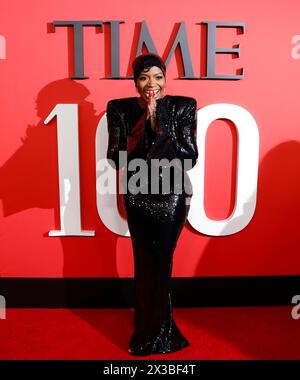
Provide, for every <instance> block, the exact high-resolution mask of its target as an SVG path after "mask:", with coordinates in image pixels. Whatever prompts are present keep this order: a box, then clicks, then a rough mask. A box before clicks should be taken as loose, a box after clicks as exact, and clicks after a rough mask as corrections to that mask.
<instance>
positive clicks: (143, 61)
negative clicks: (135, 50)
mask: <svg viewBox="0 0 300 380" xmlns="http://www.w3.org/2000/svg"><path fill="white" fill-rule="evenodd" d="M152 66H157V67H159V68H160V69H161V71H162V72H163V74H164V77H166V65H165V63H164V61H163V60H162V59H161V57H160V56H159V55H157V54H154V53H146V54H140V55H139V56H137V57H136V58H135V60H134V61H133V62H132V68H133V78H134V83H135V85H136V84H137V78H138V76H139V75H140V73H141V72H142V71H143V70H144V69H146V68H151V67H152Z"/></svg>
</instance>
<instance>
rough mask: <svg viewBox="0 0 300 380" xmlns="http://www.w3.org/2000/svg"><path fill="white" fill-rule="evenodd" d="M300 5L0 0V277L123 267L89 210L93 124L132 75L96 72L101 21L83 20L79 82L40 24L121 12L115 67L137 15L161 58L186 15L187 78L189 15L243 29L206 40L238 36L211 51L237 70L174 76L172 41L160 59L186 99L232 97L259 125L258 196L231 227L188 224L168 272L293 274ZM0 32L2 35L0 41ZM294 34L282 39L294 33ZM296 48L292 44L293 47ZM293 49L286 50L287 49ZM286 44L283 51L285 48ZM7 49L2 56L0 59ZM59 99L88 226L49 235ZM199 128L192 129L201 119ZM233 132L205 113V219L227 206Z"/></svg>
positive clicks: (299, 155) (126, 51)
mask: <svg viewBox="0 0 300 380" xmlns="http://www.w3.org/2000/svg"><path fill="white" fill-rule="evenodd" d="M299 11H300V4H299V2H297V1H296V0H294V1H293V0H286V1H277V2H272V1H269V0H268V1H263V2H260V3H258V2H240V1H237V0H228V1H226V2H225V3H224V2H222V1H216V0H212V1H209V2H201V3H200V2H199V1H197V0H188V1H179V0H172V1H165V2H160V1H158V0H154V1H151V2H146V1H136V0H133V1H130V6H129V4H128V2H125V1H121V0H111V1H105V2H99V1H97V0H87V1H84V2H81V1H75V2H74V1H66V0H59V1H58V0H51V1H50V0H45V1H43V2H40V1H37V0H36V1H34V0H29V1H26V2H21V1H19V2H4V5H3V4H2V5H1V12H0V35H2V36H4V38H5V40H6V57H5V55H4V45H3V44H2V45H1V44H0V57H2V59H0V73H1V74H0V89H1V90H0V100H1V107H0V119H1V128H0V146H1V149H0V199H1V203H2V207H0V213H1V214H0V216H1V218H0V276H2V277H90V276H91V277H119V276H120V277H127V276H133V259H132V251H131V241H130V239H129V238H128V237H120V236H118V235H116V234H114V233H112V232H111V231H109V230H108V229H107V228H106V227H105V226H104V225H103V223H102V222H101V219H100V217H99V215H98V212H97V208H96V187H95V186H96V174H95V171H96V168H95V133H96V127H97V124H98V122H99V120H100V118H101V117H102V116H103V114H104V113H105V109H106V104H107V102H108V100H110V99H112V98H118V97H127V96H135V95H136V92H135V88H134V82H133V81H132V80H108V79H105V76H106V75H109V48H108V47H109V34H108V32H109V29H108V26H107V25H106V26H105V28H104V32H103V33H101V32H100V31H99V30H96V29H95V28H94V27H88V28H85V30H84V48H85V51H84V66H85V75H87V76H89V79H86V80H76V81H75V80H70V79H69V78H70V77H71V75H72V74H73V64H72V54H73V52H72V41H73V40H72V33H71V32H70V31H69V32H68V31H67V28H64V27H60V28H56V31H55V33H50V32H49V30H50V29H49V26H47V24H49V23H51V22H52V21H54V20H103V21H107V20H123V21H125V23H124V24H121V26H120V31H121V34H120V62H121V63H120V73H121V75H122V76H129V75H131V74H132V72H131V66H130V65H131V62H132V60H133V59H134V57H135V53H136V48H137V42H138V34H139V23H140V22H141V21H143V20H145V21H146V22H147V24H148V27H149V29H150V33H151V36H152V38H153V41H154V43H155V45H156V48H157V51H158V53H159V54H160V55H162V56H163V57H164V58H165V57H166V56H167V55H168V51H169V49H170V47H171V45H172V43H173V41H174V38H175V35H176V31H177V28H178V23H180V22H182V21H185V22H186V27H187V34H188V41H189V48H190V52H191V58H192V63H193V68H194V72H195V75H197V76H200V75H201V76H204V75H205V58H206V54H205V27H204V26H201V25H199V23H200V22H201V21H232V22H234V21H236V22H238V21H240V22H244V23H245V33H244V34H237V33H236V29H235V28H219V29H218V31H217V46H220V47H232V46H233V45H236V44H240V52H241V55H240V58H235V59H233V57H232V56H231V55H227V54H222V55H218V56H217V65H216V68H217V73H223V74H236V70H237V69H239V68H244V79H242V80H237V81H234V80H230V81H227V80H178V77H179V76H181V75H183V71H182V64H181V61H180V55H179V53H178V52H177V53H176V54H175V55H174V56H173V58H172V60H171V61H170V64H169V66H168V68H167V93H168V94H173V95H175V94H181V95H186V96H193V97H195V98H196V99H197V102H198V108H199V109H200V108H202V107H204V106H206V105H209V104H213V103H232V104H236V105H240V106H242V107H244V108H246V109H247V110H248V111H249V112H250V113H251V114H252V116H253V117H254V118H255V120H256V123H257V124H258V128H259V135H260V163H259V175H258V190H257V191H258V192H257V206H256V211H255V214H254V217H253V219H252V220H251V222H250V224H249V225H248V226H247V227H246V228H245V229H243V230H242V231H240V232H239V233H237V234H234V235H230V236H224V237H211V236H204V235H202V234H201V233H199V232H198V231H195V230H194V229H193V228H192V227H191V226H190V225H189V224H188V223H187V224H186V227H185V228H184V231H183V233H182V235H181V237H180V240H179V242H178V246H177V249H176V252H175V255H174V266H173V276H186V277H193V276H236V275H245V276H246V275H271V274H274V275H281V274H282V275H284V274H299V265H300V258H299V254H298V252H299V248H298V247H299V238H298V228H299V221H300V219H299V212H300V197H299V192H300V179H299V172H300V170H299V169H300V144H299V140H300V128H299V126H300V115H299V104H298V103H299V90H300V81H299V73H300V59H298V56H297V52H298V48H297V46H296V42H297V41H298V40H299V41H300V37H299V39H298V37H294V40H292V38H293V36H297V35H298V34H300V23H299ZM2 40H3V39H2ZM293 41H294V42H293ZM293 49H294V50H293ZM293 52H294V53H293ZM292 53H293V54H292ZM3 58H5V59H3ZM58 103H77V104H79V125H80V130H79V149H80V180H81V183H80V185H81V205H82V227H83V229H86V230H95V231H96V236H95V237H62V238H60V237H49V236H48V231H49V230H53V229H59V193H58V172H57V164H58V163H57V143H56V121H55V120H54V121H52V122H51V123H50V124H49V125H44V119H45V118H46V116H47V115H48V114H49V113H50V111H51V110H52V109H53V107H54V106H55V104H58ZM200 127H201V126H200ZM235 147H236V137H235V134H234V133H233V128H232V126H231V125H230V123H229V122H226V121H224V120H217V121H215V122H214V123H213V124H212V125H211V127H210V128H209V132H208V136H207V143H206V148H207V156H206V159H207V164H206V171H205V190H206V196H205V208H206V212H207V215H208V216H209V217H210V218H213V219H224V218H226V217H227V216H229V214H230V212H231V211H232V209H233V206H234V204H233V203H234V187H233V186H232V184H233V183H234V182H233V180H232V178H233V176H234V174H235V171H234V161H235V154H236V152H235Z"/></svg>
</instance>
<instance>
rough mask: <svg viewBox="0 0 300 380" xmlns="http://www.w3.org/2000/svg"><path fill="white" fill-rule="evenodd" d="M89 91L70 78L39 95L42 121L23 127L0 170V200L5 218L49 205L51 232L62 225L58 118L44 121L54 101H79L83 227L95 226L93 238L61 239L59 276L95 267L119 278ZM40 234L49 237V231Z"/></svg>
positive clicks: (83, 274)
mask: <svg viewBox="0 0 300 380" xmlns="http://www.w3.org/2000/svg"><path fill="white" fill-rule="evenodd" d="M89 94H90V93H89V91H88V90H87V88H86V87H85V86H83V85H82V84H79V83H76V82H75V81H73V80H70V79H61V80H57V81H54V82H52V83H49V84H48V85H47V86H45V87H44V88H43V89H42V90H41V91H40V92H39V93H38V96H37V99H36V111H37V115H38V117H39V118H40V121H39V122H38V124H37V125H29V126H28V127H27V129H26V132H25V136H24V137H23V138H22V139H21V140H22V145H21V146H20V148H19V149H17V151H16V152H15V153H14V154H13V155H12V157H10V158H9V159H8V160H7V161H6V162H5V163H4V165H3V166H2V167H1V168H0V199H1V200H2V206H3V215H4V217H8V216H10V215H13V214H16V213H19V212H21V211H24V210H27V209H30V208H36V207H37V208H42V209H53V210H54V213H55V225H54V226H49V230H51V229H60V219H59V189H58V158H57V136H56V135H57V130H56V120H52V121H51V122H50V123H49V124H48V125H44V120H45V118H46V117H47V116H48V114H49V113H50V112H51V110H52V109H53V108H54V107H55V105H56V104H58V103H74V104H78V110H79V111H78V112H79V125H80V128H79V152H80V169H81V170H80V185H81V188H80V196H81V209H82V210H84V212H83V213H82V228H83V229H91V230H95V232H96V236H95V237H93V238H85V237H71V236H70V237H67V238H60V240H61V244H62V248H63V255H64V258H63V259H64V264H63V277H70V276H72V275H74V273H78V276H79V277H86V276H87V277H90V276H91V275H93V273H92V274H91V272H93V271H94V276H95V277H98V276H99V275H101V268H105V269H106V271H107V272H108V273H110V275H111V277H118V274H117V271H116V257H115V252H116V240H117V235H114V234H113V233H110V232H109V233H108V230H107V229H106V227H105V226H104V225H103V224H102V222H101V219H100V217H99V215H98V211H97V205H96V163H95V134H96V128H97V125H98V123H99V120H100V117H101V116H102V114H103V113H104V112H103V113H102V114H101V115H99V116H97V115H96V114H95V109H94V106H93V104H92V103H90V102H88V101H86V100H85V99H86V98H87V96H88V95H89ZM51 227H53V228H51ZM44 236H45V237H46V238H47V237H48V231H47V232H45V234H44ZM48 238H49V239H53V238H52V237H48ZM56 239H57V238H56ZM91 268H92V269H91ZM93 268H94V269H93Z"/></svg>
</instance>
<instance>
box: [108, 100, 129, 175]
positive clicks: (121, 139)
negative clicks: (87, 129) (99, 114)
mask: <svg viewBox="0 0 300 380" xmlns="http://www.w3.org/2000/svg"><path fill="white" fill-rule="evenodd" d="M106 118H107V129H108V148H107V155H106V157H107V159H111V160H112V161H113V162H114V164H115V169H116V170H119V169H120V168H121V167H122V166H123V165H121V166H120V164H121V163H120V162H119V151H121V150H123V151H126V148H127V137H126V129H125V125H124V123H123V119H122V117H121V115H120V113H119V111H118V106H117V104H116V102H115V101H114V100H110V101H109V102H108V103H107V108H106Z"/></svg>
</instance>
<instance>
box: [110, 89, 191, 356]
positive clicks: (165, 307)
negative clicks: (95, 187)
mask: <svg viewBox="0 0 300 380" xmlns="http://www.w3.org/2000/svg"><path fill="white" fill-rule="evenodd" d="M174 98H175V97H174ZM174 98H173V97H171V96H168V101H167V99H166V100H165V98H164V100H163V101H162V102H158V103H159V105H160V106H163V107H164V108H163V107H160V114H161V123H162V120H163V115H164V116H165V117H167V118H169V117H170V116H168V110H169V109H170V107H171V105H172V100H174ZM178 98H179V100H181V103H180V102H179V100H178V99H177V112H178V113H180V111H181V119H180V118H179V119H178V120H181V121H182V122H184V123H185V125H182V131H184V128H186V131H185V134H183V135H182V137H184V138H185V141H183V142H182V145H178V147H177V148H179V150H181V151H180V152H179V151H178V150H177V151H176V149H175V145H173V146H172V145H171V143H173V141H174V140H172V137H171V132H170V131H169V132H167V130H166V129H164V128H162V135H161V136H158V135H157V134H156V133H154V132H153V131H152V129H151V125H150V120H149V119H148V120H146V113H145V112H146V111H145V110H144V109H143V108H141V107H140V105H139V103H138V101H137V98H124V99H116V100H113V101H110V102H109V103H108V107H107V120H108V130H109V146H108V155H107V156H108V158H112V159H113V160H114V162H115V163H116V164H117V166H118V168H119V162H118V159H117V157H116V152H117V151H119V150H120V149H124V150H125V149H126V150H127V152H128V164H129V162H130V161H131V160H133V159H134V158H143V159H145V160H148V161H147V163H148V167H149V177H148V180H147V179H146V180H140V181H139V182H138V184H139V185H140V188H143V189H145V188H147V189H148V192H149V193H148V194H142V193H137V194H133V193H132V192H130V188H129V189H128V192H127V194H123V201H124V206H125V210H126V214H127V222H128V227H129V231H130V234H131V240H132V247H133V255H134V286H135V308H134V332H133V335H132V337H131V339H130V342H129V349H130V350H131V351H130V352H131V353H132V354H135V355H148V354H152V353H167V352H172V351H176V350H180V349H182V348H183V347H186V346H188V345H189V342H188V340H187V339H186V338H185V337H184V336H183V335H182V333H181V332H180V330H179V328H178V327H177V325H176V323H175V321H174V318H173V313H172V298H171V276H172V261H173V253H174V251H175V248H176V244H177V240H178V238H179V235H180V233H181V231H182V228H183V226H184V224H185V222H186V218H187V215H188V211H189V207H190V206H189V201H190V197H191V194H187V192H186V191H183V192H181V193H180V194H175V192H174V189H175V187H176V186H175V187H174V186H173V185H172V184H171V191H170V192H169V193H167V194H164V193H163V191H162V188H161V185H160V189H159V193H158V194H151V187H150V173H151V171H150V160H149V158H157V157H158V158H159V159H161V158H163V157H166V158H168V159H171V158H173V157H175V158H176V157H179V158H181V159H182V158H192V159H193V165H194V164H195V162H196V159H197V155H198V152H197V147H196V142H195V127H196V104H195V101H194V102H192V103H193V107H192V108H191V107H185V108H183V107H184V104H185V102H184V100H185V99H186V98H185V97H178ZM182 99H183V100H182ZM187 99H193V98H187ZM175 100H176V98H175ZM117 101H119V104H118V102H117ZM122 101H123V103H124V102H125V103H126V107H123V106H124V104H122ZM115 102H117V103H115ZM117 107H118V108H117ZM180 107H181V108H180ZM116 109H117V110H116ZM188 110H189V115H188V116H189V119H188V118H186V119H184V112H188ZM173 112H174V107H173ZM157 117H159V107H157ZM161 123H160V124H161ZM160 124H159V125H160ZM134 127H135V128H134ZM169 127H171V126H170V125H169ZM187 130H189V131H188V132H187ZM125 133H126V136H125ZM167 137H168V138H167ZM125 140H126V141H125ZM132 140H133V141H132ZM158 140H159V141H158ZM173 144H174V143H173ZM189 144H190V146H188V145H189ZM189 148H190V150H189ZM170 149H171V150H170ZM184 149H185V150H184ZM155 151H156V152H155ZM151 152H152V153H153V154H152V153H151ZM170 152H172V153H170ZM185 153H186V155H185ZM149 154H150V155H149ZM151 154H152V156H151ZM180 154H181V155H180ZM171 169H172V168H171ZM161 173H162V172H160V178H159V180H160V184H161V179H162V174H161ZM126 174H127V178H126V176H125V175H124V174H123V177H122V183H123V185H122V186H125V185H126V184H128V183H129V179H130V178H132V177H133V176H135V175H136V171H129V170H127V171H126ZM171 174H172V175H171V179H172V180H173V179H174V171H172V170H171ZM182 174H183V175H186V174H184V172H182ZM183 180H184V178H183ZM188 184H189V185H188V186H191V185H190V182H188ZM187 188H188V187H187ZM189 191H190V190H189Z"/></svg>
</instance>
